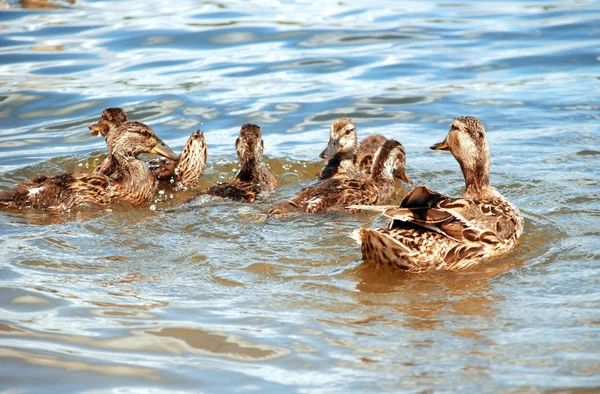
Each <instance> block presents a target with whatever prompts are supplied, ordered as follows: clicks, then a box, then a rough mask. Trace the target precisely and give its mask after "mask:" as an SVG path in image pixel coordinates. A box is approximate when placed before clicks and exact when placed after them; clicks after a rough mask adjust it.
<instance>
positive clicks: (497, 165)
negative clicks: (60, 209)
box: [0, 0, 600, 393]
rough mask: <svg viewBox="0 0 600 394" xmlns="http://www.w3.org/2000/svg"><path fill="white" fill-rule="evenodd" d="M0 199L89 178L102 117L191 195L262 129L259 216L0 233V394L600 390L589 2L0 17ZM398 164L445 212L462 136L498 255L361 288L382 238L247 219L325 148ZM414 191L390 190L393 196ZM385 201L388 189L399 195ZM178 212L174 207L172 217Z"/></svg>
mask: <svg viewBox="0 0 600 394" xmlns="http://www.w3.org/2000/svg"><path fill="white" fill-rule="evenodd" d="M0 8H1V9H0V189H7V188H9V187H11V186H12V185H14V184H15V183H17V182H18V181H20V180H23V179H29V178H31V177H34V176H36V175H38V174H57V173H60V172H62V171H87V172H90V171H92V169H93V167H94V166H95V164H96V163H97V162H98V161H99V160H100V159H101V158H102V157H103V152H104V150H105V144H104V141H103V140H102V139H100V138H96V137H93V136H91V135H90V132H89V130H88V129H87V125H89V124H90V123H92V122H94V121H95V120H97V119H98V117H99V115H100V113H101V111H102V110H103V109H104V108H105V107H109V106H120V107H123V108H125V109H126V110H127V112H128V114H129V115H130V118H131V119H137V120H141V121H143V122H146V123H148V124H149V125H150V126H151V127H152V128H153V129H154V130H155V131H156V132H157V133H158V134H159V135H160V136H161V137H162V138H163V139H164V140H165V141H166V142H167V143H168V144H169V145H171V146H172V147H173V148H174V149H175V150H176V151H178V150H180V149H181V148H182V146H183V144H184V143H185V141H186V139H187V137H188V136H189V135H190V133H191V132H192V131H194V130H195V129H198V128H201V129H202V130H204V131H205V134H206V139H207V141H208V148H209V164H208V167H207V169H206V176H205V178H204V180H203V181H202V184H201V185H200V186H199V189H203V188H206V187H208V186H210V185H211V184H214V183H215V182H217V181H219V180H221V179H226V178H229V177H231V176H233V175H234V174H235V171H236V157H235V152H234V146H233V143H234V140H235V137H236V135H237V133H238V131H239V127H240V125H242V124H244V123H247V122H252V123H258V124H260V125H261V127H262V129H263V134H264V139H265V146H266V148H265V153H266V155H267V156H268V163H269V165H270V166H271V169H272V170H273V171H274V172H275V173H276V174H277V175H278V177H279V180H280V188H279V189H278V190H277V191H276V192H275V193H274V194H272V195H271V196H270V197H269V198H268V199H267V200H265V201H264V202H262V203H260V204H258V205H249V204H239V203H231V202H208V203H206V204H205V205H204V206H201V207H196V208H195V209H180V208H178V206H179V204H180V203H181V202H182V201H185V200H186V199H188V198H190V197H191V196H194V195H195V193H197V191H194V190H192V191H187V192H182V193H176V192H174V191H172V190H166V191H165V193H164V194H163V198H162V200H161V201H159V202H157V203H156V204H153V206H144V207H140V208H136V209H129V208H124V207H119V206H116V207H113V208H112V209H104V210H95V211H94V210H92V211H78V212H71V213H66V214H60V215H56V214H55V215H52V214H49V213H43V212H0V245H1V247H0V365H1V368H0V388H1V389H2V390H8V392H11V393H29V392H31V393H34V392H35V393H42V392H49V393H59V392H60V393H70V392H106V391H112V392H146V391H153V390H154V391H160V392H209V393H212V392H374V391H385V392H456V391H460V392H470V393H481V392H488V393H491V392H523V391H527V392H560V393H563V392H581V393H584V392H593V391H594V389H598V387H600V340H599V338H600V327H599V326H600V313H599V310H600V309H599V307H600V286H599V283H598V282H599V280H598V278H599V274H600V267H599V265H598V263H599V261H600V253H599V252H598V245H600V203H599V201H600V130H599V125H600V122H599V117H600V93H599V92H600V82H599V75H600V73H599V71H600V67H599V66H600V50H599V48H600V6H599V4H598V3H597V2H591V1H590V2H588V1H564V2H561V1H530V2H521V1H504V2H500V1H493V2H454V1H453V2H446V1H440V2H421V1H418V2H417V1H415V2H396V1H380V0H374V1H369V2H358V1H356V2H355V1H349V2H337V1H328V0H324V1H320V2H310V1H296V2H289V3H288V2H281V3H280V2H270V1H264V2H262V1H243V2H242V1H227V2H222V3H220V2H212V1H202V2H201V1H198V2H194V1H187V0H183V1H170V2H158V1H144V2H142V1H79V0H77V1H75V2H72V1H66V2H57V3H54V6H53V3H48V2H46V1H42V0H38V1H23V2H22V3H19V2H16V1H3V2H0ZM342 115H346V116H350V117H352V118H353V119H354V120H355V121H356V123H357V127H358V131H359V137H364V136H366V135H368V134H372V133H381V134H384V135H386V136H388V137H394V138H396V139H398V140H399V141H401V142H402V143H403V144H404V146H405V147H406V151H407V168H408V171H407V172H408V175H409V176H410V177H411V178H412V179H413V181H414V182H415V183H417V184H426V185H428V186H430V187H432V188H434V189H435V190H439V191H441V192H444V193H447V194H450V195H459V194H460V193H462V189H463V180H462V175H461V173H460V169H459V167H458V164H457V163H456V161H455V160H454V159H453V158H452V157H451V155H449V154H447V153H445V152H432V151H430V150H429V149H428V146H429V145H431V144H432V143H435V142H438V141H440V140H441V139H442V138H443V137H444V136H445V135H446V133H447V131H448V128H449V125H450V121H451V119H452V118H453V117H456V116H459V115H474V116H478V117H480V118H481V119H482V120H483V122H484V124H485V125H486V129H487V133H488V139H489V142H490V146H491V150H492V183H493V184H494V185H495V186H496V187H497V188H498V189H499V190H500V191H501V192H502V193H503V194H504V195H506V196H507V197H509V198H510V199H511V200H512V201H513V202H514V203H515V204H516V205H517V206H519V207H520V208H521V210H522V211H523V213H524V215H525V217H526V228H525V233H524V235H523V237H522V238H521V240H520V242H519V245H518V247H517V248H516V250H515V251H514V252H513V253H511V254H510V255H508V256H506V257H505V258H501V259H499V260H497V261H494V262H490V263H489V264H485V265H481V266H479V267H475V268H473V269H471V270H469V271H466V272H461V273H434V274H424V275H409V274H406V273H403V272H398V271H394V270H386V269H379V270H377V269H374V268H372V267H365V266H363V265H361V259H360V249H359V247H358V246H357V245H356V244H354V241H353V240H352V239H350V238H349V237H348V235H349V233H350V232H351V231H352V230H353V229H355V228H357V227H359V226H363V225H381V224H383V223H384V221H383V220H382V219H380V218H377V217H373V216H370V215H366V214H360V215H347V214H336V215H314V216H307V215H298V216H291V217H287V218H281V219H270V218H266V217H265V215H263V214H262V212H264V211H265V210H266V209H268V207H269V206H270V205H271V204H272V203H273V202H274V201H276V200H278V199H280V198H284V197H288V196H291V195H293V194H294V193H295V192H296V191H297V190H298V189H299V188H300V187H301V186H302V185H303V184H306V183H308V182H310V181H311V179H312V178H313V176H314V174H315V173H316V172H317V171H318V170H319V168H320V166H321V164H322V163H321V162H320V161H319V159H318V153H319V152H320V151H321V150H322V149H323V147H324V146H325V143H326V140H327V138H328V130H329V125H330V123H331V121H332V120H333V119H335V118H336V117H338V116H342ZM406 190H407V189H406ZM399 192H400V195H401V190H400V188H399ZM171 194H173V196H171Z"/></svg>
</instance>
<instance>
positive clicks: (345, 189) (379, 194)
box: [269, 140, 410, 214]
mask: <svg viewBox="0 0 600 394" xmlns="http://www.w3.org/2000/svg"><path fill="white" fill-rule="evenodd" d="M405 164H406V155H405V152H404V147H403V146H402V145H401V144H400V143H399V142H398V141H396V140H388V141H386V142H385V144H384V145H383V146H382V147H381V148H380V149H379V151H378V152H377V154H376V155H375V161H374V162H373V167H372V169H371V174H370V175H368V176H358V177H338V178H331V179H328V180H325V181H323V182H321V183H318V184H316V185H314V186H309V187H306V188H304V189H302V190H300V192H299V193H298V194H297V195H296V196H295V197H294V198H292V199H291V200H285V201H282V202H280V203H278V204H276V205H275V206H274V207H273V208H271V210H270V211H269V213H270V214H281V213H286V212H307V213H315V212H331V211H341V210H344V209H345V208H346V206H348V205H351V204H384V203H386V202H388V201H389V199H390V198H391V197H392V195H393V194H394V191H395V188H394V177H398V178H400V179H402V180H403V181H405V182H410V179H409V178H408V176H407V175H406V172H405Z"/></svg>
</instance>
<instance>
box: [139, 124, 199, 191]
mask: <svg viewBox="0 0 600 394" xmlns="http://www.w3.org/2000/svg"><path fill="white" fill-rule="evenodd" d="M207 155H208V152H207V148H206V140H205V139H204V133H202V132H201V131H200V130H198V131H196V132H194V133H192V135H191V136H190V138H188V140H187V143H186V144H185V146H184V147H183V151H182V152H181V154H180V155H179V159H177V160H169V159H156V160H151V161H150V162H149V163H148V164H149V166H150V170H151V171H152V173H153V174H154V175H155V176H156V178H157V179H158V180H159V181H167V182H172V183H176V184H180V185H181V186H184V187H193V186H195V185H197V184H198V181H200V178H201V177H202V174H203V173H204V167H205V166H206V157H207Z"/></svg>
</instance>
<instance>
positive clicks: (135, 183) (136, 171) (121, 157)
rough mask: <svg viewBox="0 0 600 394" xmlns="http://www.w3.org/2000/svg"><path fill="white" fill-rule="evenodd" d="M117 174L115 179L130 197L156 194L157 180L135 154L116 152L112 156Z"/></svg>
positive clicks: (144, 196)
mask: <svg viewBox="0 0 600 394" xmlns="http://www.w3.org/2000/svg"><path fill="white" fill-rule="evenodd" d="M112 159H113V160H114V163H115V164H116V165H115V168H116V171H115V172H116V173H115V179H116V180H117V181H118V182H119V183H120V185H121V187H122V188H123V189H125V190H126V191H127V193H129V197H131V198H132V199H133V198H137V197H142V198H144V199H146V197H147V196H148V195H151V194H154V188H155V178H154V175H152V172H150V169H149V168H148V166H146V164H145V163H144V162H143V161H141V160H139V159H138V158H137V157H135V155H133V154H123V153H120V152H116V153H113V154H112Z"/></svg>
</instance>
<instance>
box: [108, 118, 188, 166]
mask: <svg viewBox="0 0 600 394" xmlns="http://www.w3.org/2000/svg"><path fill="white" fill-rule="evenodd" d="M117 130H118V133H117V137H116V138H115V139H114V140H111V141H110V142H109V146H108V150H109V153H110V154H113V155H115V156H128V157H131V156H133V157H137V156H138V155H139V154H140V153H152V154H155V155H160V156H163V157H166V158H167V159H171V160H177V159H178V158H179V156H178V155H176V154H175V152H173V150H172V149H171V148H169V146H168V145H167V144H165V143H164V142H163V141H162V140H161V139H160V138H158V136H157V135H156V133H155V132H154V130H152V129H151V128H150V127H148V126H147V125H145V124H143V123H141V122H135V121H134V122H127V123H125V124H122V125H121V126H119V128H117Z"/></svg>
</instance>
